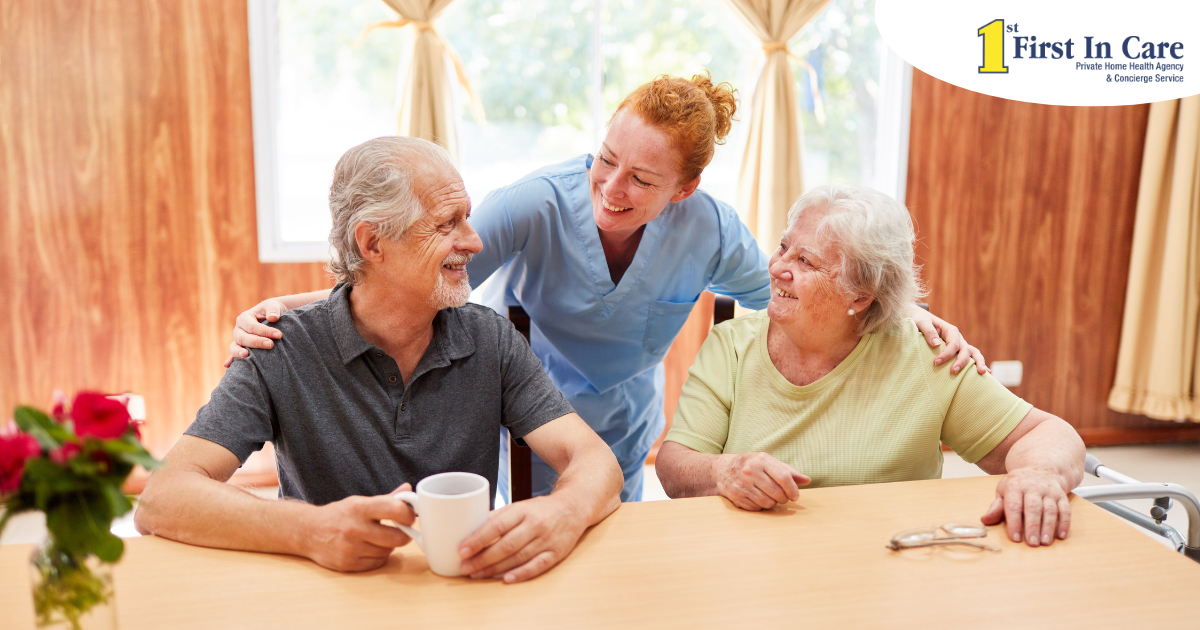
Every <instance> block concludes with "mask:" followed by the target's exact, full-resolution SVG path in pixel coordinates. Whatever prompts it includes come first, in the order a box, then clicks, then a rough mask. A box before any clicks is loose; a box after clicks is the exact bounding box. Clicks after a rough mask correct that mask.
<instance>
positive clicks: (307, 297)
mask: <svg viewBox="0 0 1200 630" xmlns="http://www.w3.org/2000/svg"><path fill="white" fill-rule="evenodd" d="M332 291H333V289H322V290H320V291H310V292H308V293H296V294H293V295H284V296H281V297H277V298H275V299H277V300H279V301H280V302H283V305H284V306H286V307H287V309H288V310H289V311H290V310H292V309H294V308H300V307H301V306H304V305H305V304H310V303H312V302H316V301H317V300H324V299H325V298H327V297H329V294H330V292H332Z"/></svg>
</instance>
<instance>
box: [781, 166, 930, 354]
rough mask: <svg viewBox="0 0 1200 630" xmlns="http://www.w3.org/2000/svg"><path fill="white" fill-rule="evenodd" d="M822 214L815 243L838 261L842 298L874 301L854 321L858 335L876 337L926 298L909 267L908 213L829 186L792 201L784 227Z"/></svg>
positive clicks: (860, 190)
mask: <svg viewBox="0 0 1200 630" xmlns="http://www.w3.org/2000/svg"><path fill="white" fill-rule="evenodd" d="M822 208H826V209H828V211H829V214H827V215H825V218H823V219H821V222H820V224H818V225H817V230H816V233H815V237H816V242H817V243H818V244H819V245H820V246H821V247H822V249H825V250H826V251H827V252H830V253H833V252H836V256H837V257H840V270H839V273H838V279H837V282H838V284H839V285H840V286H841V289H842V290H843V291H845V292H846V294H847V295H850V296H862V295H874V296H875V301H874V302H872V303H871V306H869V307H868V308H867V310H866V312H864V313H861V314H859V315H858V322H859V323H858V333H859V334H869V333H874V332H879V331H880V330H883V329H884V328H885V327H887V325H888V324H890V323H891V322H893V321H895V320H897V319H899V318H900V317H903V316H904V313H905V312H906V311H907V309H908V306H909V305H910V304H912V303H913V302H914V301H916V299H917V298H918V297H921V296H924V295H926V293H927V292H926V290H925V287H924V286H923V284H922V282H921V279H920V269H919V268H918V267H917V266H916V265H915V264H914V263H913V246H914V244H915V243H916V231H915V230H914V229H913V222H912V217H911V216H910V215H909V213H908V208H905V207H904V204H901V203H900V202H898V201H896V200H895V199H892V198H891V197H889V196H887V195H885V194H883V193H881V192H879V191H876V190H872V189H870V188H864V187H862V186H854V185H851V184H829V185H826V186H821V187H819V188H814V189H812V190H810V191H808V192H807V193H805V194H804V195H803V196H801V197H800V198H799V199H797V200H796V203H795V204H793V205H792V209H791V210H789V211H788V227H789V228H790V227H791V226H792V225H793V224H795V222H796V220H797V219H799V218H800V215H802V214H803V213H804V212H806V211H808V210H820V209H822ZM826 244H828V246H830V247H829V249H826Z"/></svg>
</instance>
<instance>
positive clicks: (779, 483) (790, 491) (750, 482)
mask: <svg viewBox="0 0 1200 630" xmlns="http://www.w3.org/2000/svg"><path fill="white" fill-rule="evenodd" d="M713 466H714V468H715V470H714V471H713V472H714V473H715V475H714V477H715V478H716V481H717V493H718V494H720V495H721V496H723V497H725V498H726V499H729V500H730V501H732V502H733V504H734V505H736V506H738V507H740V508H742V509H743V510H751V511H758V510H769V509H771V508H773V507H775V506H776V505H779V504H781V503H790V502H792V501H795V500H796V499H799V498H800V489H799V488H798V487H797V486H798V485H800V486H804V485H808V483H809V482H811V481H812V479H809V478H808V476H806V475H804V474H802V473H801V472H800V471H799V470H796V469H795V468H792V467H791V466H788V465H787V464H785V463H783V462H781V461H779V460H777V459H775V458H774V457H771V456H770V455H768V454H766V453H739V454H737V455H720V456H718V457H717V459H716V461H714V462H713Z"/></svg>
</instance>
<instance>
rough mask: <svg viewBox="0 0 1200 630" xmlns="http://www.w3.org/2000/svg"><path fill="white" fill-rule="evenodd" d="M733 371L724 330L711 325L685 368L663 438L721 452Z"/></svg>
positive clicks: (730, 347) (702, 450)
mask: <svg viewBox="0 0 1200 630" xmlns="http://www.w3.org/2000/svg"><path fill="white" fill-rule="evenodd" d="M736 371H737V357H736V356H735V353H734V351H733V342H732V339H730V338H729V332H728V329H727V327H725V326H717V327H714V328H713V329H712V332H710V333H709V335H708V338H707V339H706V340H705V341H704V345H703V346H701V347H700V352H699V353H698V354H697V355H696V362H695V363H693V364H692V367H691V368H690V369H689V370H688V378H687V381H686V382H684V384H683V392H682V393H681V394H680V396H679V407H678V408H677V409H676V411H675V420H674V422H672V424H671V430H670V432H668V433H667V437H666V440H668V441H671V442H677V443H679V444H682V445H684V446H686V447H688V448H690V449H692V450H693V451H696V452H699V453H708V454H709V455H719V454H721V453H722V452H724V450H725V441H726V439H727V438H728V437H729V411H730V407H731V406H732V401H733V379H734V374H735V373H736Z"/></svg>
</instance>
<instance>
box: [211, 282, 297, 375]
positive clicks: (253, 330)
mask: <svg viewBox="0 0 1200 630" xmlns="http://www.w3.org/2000/svg"><path fill="white" fill-rule="evenodd" d="M287 311H288V307H287V306H284V304H283V302H282V301H281V300H279V299H278V298H268V299H265V300H263V301H261V302H259V303H258V305H256V306H255V307H254V308H252V309H250V310H248V311H244V312H243V313H242V314H241V315H238V316H237V321H236V322H235V323H234V326H233V342H232V343H230V344H229V358H228V359H225V367H229V366H230V365H233V360H234V359H245V358H246V357H248V356H250V351H249V350H247V349H246V348H267V349H270V348H273V347H275V342H274V341H272V340H273V339H281V338H282V337H283V333H281V332H279V331H278V330H276V329H274V328H271V327H270V326H267V325H264V324H263V323H262V322H264V321H266V322H277V321H279V316H280V315H283V314H284V313H286V312H287Z"/></svg>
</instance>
